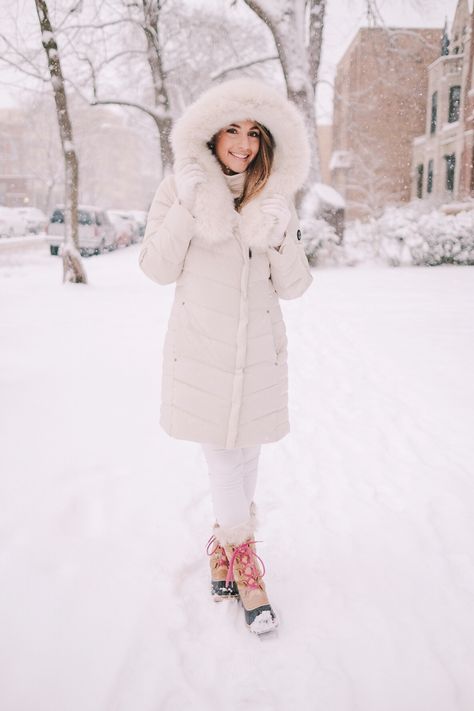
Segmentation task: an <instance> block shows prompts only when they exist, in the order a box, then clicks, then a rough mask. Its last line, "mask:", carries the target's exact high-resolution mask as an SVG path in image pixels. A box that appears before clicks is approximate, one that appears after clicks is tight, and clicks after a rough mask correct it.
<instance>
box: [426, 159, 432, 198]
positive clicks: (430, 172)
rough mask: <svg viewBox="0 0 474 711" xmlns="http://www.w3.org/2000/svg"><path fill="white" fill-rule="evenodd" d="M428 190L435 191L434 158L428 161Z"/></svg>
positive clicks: (428, 191)
mask: <svg viewBox="0 0 474 711" xmlns="http://www.w3.org/2000/svg"><path fill="white" fill-rule="evenodd" d="M426 192H427V193H432V192H433V159H431V160H429V161H428V176H427V179H426Z"/></svg>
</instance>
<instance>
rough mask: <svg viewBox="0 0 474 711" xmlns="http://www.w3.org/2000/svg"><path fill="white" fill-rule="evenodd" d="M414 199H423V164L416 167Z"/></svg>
mask: <svg viewBox="0 0 474 711" xmlns="http://www.w3.org/2000/svg"><path fill="white" fill-rule="evenodd" d="M416 197H417V198H422V197H423V163H420V164H419V165H418V166H417V167H416Z"/></svg>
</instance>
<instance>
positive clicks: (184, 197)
mask: <svg viewBox="0 0 474 711" xmlns="http://www.w3.org/2000/svg"><path fill="white" fill-rule="evenodd" d="M174 179H175V183H176V191H177V193H178V199H179V201H180V203H181V204H182V205H184V207H186V208H187V209H188V210H189V211H191V210H192V207H193V205H194V197H195V194H196V187H197V186H198V185H199V184H200V183H204V182H205V181H206V174H205V173H204V171H203V169H202V168H201V167H200V166H199V165H198V164H197V163H195V162H194V161H186V162H183V163H181V164H180V165H178V166H177V168H176V171H175V176H174Z"/></svg>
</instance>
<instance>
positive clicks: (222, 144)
mask: <svg viewBox="0 0 474 711" xmlns="http://www.w3.org/2000/svg"><path fill="white" fill-rule="evenodd" d="M229 145H230V141H229V140H228V135H227V134H224V135H223V136H219V137H218V138H217V140H216V153H217V155H218V157H219V158H221V157H222V156H223V155H225V153H226V152H227V150H228V148H229Z"/></svg>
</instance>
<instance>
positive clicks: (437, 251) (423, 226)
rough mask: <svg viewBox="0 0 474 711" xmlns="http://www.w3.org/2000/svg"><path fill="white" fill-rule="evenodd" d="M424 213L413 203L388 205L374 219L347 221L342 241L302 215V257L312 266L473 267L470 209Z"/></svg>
mask: <svg viewBox="0 0 474 711" xmlns="http://www.w3.org/2000/svg"><path fill="white" fill-rule="evenodd" d="M426 209H427V207H426V205H425V204H424V203H416V202H415V203H410V204H408V205H405V206H403V207H389V208H387V209H386V210H385V212H384V213H383V214H382V216H381V217H379V218H378V219H373V220H369V221H368V222H364V223H362V222H359V221H355V222H353V223H351V224H350V225H349V226H348V227H347V228H346V231H345V233H344V239H343V240H339V238H338V237H337V235H336V233H335V231H334V229H333V228H332V227H331V226H330V225H328V224H327V223H325V222H324V221H322V220H317V219H316V220H315V219H311V217H305V218H304V219H303V220H302V225H303V228H302V229H303V235H304V243H305V250H306V254H307V256H308V259H309V261H310V263H311V264H318V265H346V266H347V265H350V266H352V265H355V264H359V263H367V262H375V263H378V264H387V265H389V266H400V265H416V266H419V265H425V266H436V265H439V264H463V265H473V264H474V209H472V210H465V211H462V212H458V213H457V214H446V213H445V212H442V211H441V210H431V211H429V212H427V211H426Z"/></svg>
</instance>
